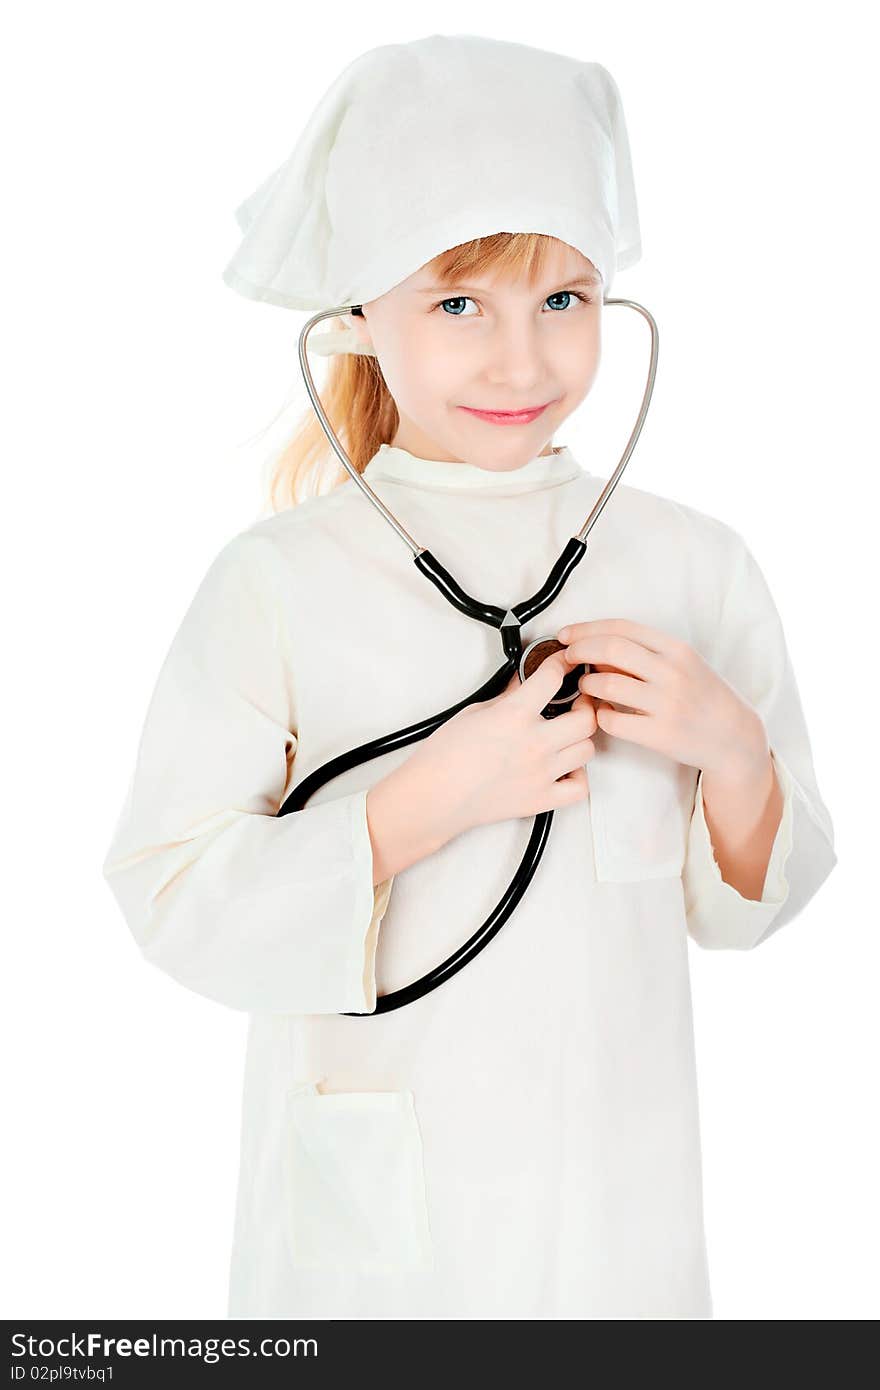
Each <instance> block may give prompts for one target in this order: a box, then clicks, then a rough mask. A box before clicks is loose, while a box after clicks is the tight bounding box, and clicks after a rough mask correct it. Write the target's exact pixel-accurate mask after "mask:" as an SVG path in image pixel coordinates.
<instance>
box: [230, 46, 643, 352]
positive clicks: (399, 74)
mask: <svg viewBox="0 0 880 1390" xmlns="http://www.w3.org/2000/svg"><path fill="white" fill-rule="evenodd" d="M235 216H236V220H237V222H238V225H239V227H240V228H241V230H242V232H243V237H242V240H241V243H240V245H239V247H238V249H237V251H236V252H235V254H234V256H233V257H232V259H231V260H230V261H229V263H228V265H227V266H226V268H225V270H224V272H223V279H224V281H225V283H226V284H227V285H229V286H230V288H232V289H234V290H237V291H238V292H239V293H241V294H243V295H246V296H248V297H249V298H251V299H257V300H265V301H267V302H268V303H270V304H278V305H281V306H282V307H284V308H288V309H308V310H311V311H313V312H314V311H316V310H320V309H332V308H335V307H336V306H337V305H338V306H340V307H342V306H346V305H352V304H364V303H369V301H370V300H372V299H376V298H378V296H379V295H381V294H384V293H385V292H386V291H387V290H390V289H392V288H393V287H394V286H395V285H397V284H399V283H400V282H401V281H402V280H405V279H406V278H407V277H408V276H410V275H412V274H413V273H414V272H415V271H417V270H418V269H419V268H420V267H421V266H423V265H425V264H426V263H427V262H428V261H430V260H432V259H433V257H434V256H436V255H438V254H439V253H440V252H441V251H445V250H447V249H449V248H450V247H453V246H458V245H460V244H461V243H462V242H465V241H470V240H471V239H472V238H474V237H480V236H489V235H494V234H495V233H496V232H502V231H506V232H543V233H545V234H546V235H548V236H555V237H558V238H559V239H560V240H561V241H565V242H567V243H568V244H569V245H570V246H573V247H575V248H576V249H577V250H579V251H581V252H582V253H583V255H585V256H586V257H588V259H589V260H591V261H592V262H593V264H594V265H595V266H596V267H597V269H598V270H599V271H600V272H601V274H602V276H603V280H604V286H603V292H604V294H605V295H606V296H607V294H608V292H609V290H610V288H611V284H612V281H613V279H614V275H615V271H616V270H624V269H626V268H627V267H628V266H631V265H633V264H635V262H636V261H638V259H639V256H640V254H641V241H640V232H639V220H638V209H637V204H636V195H635V186H634V180H633V170H632V162H631V155H630V148H629V141H628V136H627V129H626V123H625V120H624V113H623V106H622V103H621V99H620V94H619V92H618V89H617V86H616V84H615V82H614V79H613V78H612V76H611V74H610V73H609V72H608V71H607V70H606V69H605V68H604V67H603V66H602V65H601V64H600V63H585V62H581V61H580V60H579V59H576V58H572V57H569V56H566V55H565V54H561V53H553V52H549V51H547V50H545V49H538V48H532V47H529V46H527V45H525V44H518V43H509V42H507V41H504V40H500V39H491V38H482V37H479V36H476V35H470V34H432V35H430V36H429V37H427V38H422V39H416V40H414V41H413V42H411V43H399V44H385V45H383V46H382V47H380V48H374V49H371V50H369V51H368V52H366V53H363V54H361V55H360V57H358V58H356V59H355V60H354V61H353V62H352V63H349V64H348V66H347V67H346V68H345V69H344V70H343V71H342V72H341V73H340V74H339V76H338V77H337V78H336V80H335V81H334V82H333V83H332V84H331V86H330V88H329V90H328V91H327V92H326V93H325V95H324V96H323V97H322V98H321V100H320V102H319V103H318V105H317V107H316V108H315V110H314V111H313V113H312V115H311V117H310V118H309V120H308V121H307V122H306V125H305V127H304V128H303V130H302V132H301V134H300V136H299V139H298V141H297V143H296V145H295V148H294V149H293V152H292V153H291V154H290V156H289V157H288V158H287V159H286V160H285V161H284V163H283V164H281V165H280V166H279V167H278V168H277V169H275V170H274V171H273V173H271V174H270V175H269V176H268V177H267V178H265V179H264V180H263V181H262V182H261V183H260V185H259V186H258V187H257V188H256V189H255V190H254V191H253V192H252V193H251V194H250V195H249V196H248V197H247V198H246V199H245V200H244V201H243V202H242V203H241V204H240V205H239V207H238V208H237V209H236V213H235ZM353 338H354V335H353V334H352V333H351V330H350V329H346V328H344V327H343V328H342V329H339V330H332V331H329V332H323V333H319V332H318V330H317V329H315V330H313V331H312V333H311V334H310V335H309V349H310V350H311V349H312V348H314V350H315V351H318V352H323V353H328V352H358V351H360V352H363V351H366V352H367V353H369V352H370V349H369V348H366V349H364V348H362V347H358V346H356V345H355V343H354V342H353Z"/></svg>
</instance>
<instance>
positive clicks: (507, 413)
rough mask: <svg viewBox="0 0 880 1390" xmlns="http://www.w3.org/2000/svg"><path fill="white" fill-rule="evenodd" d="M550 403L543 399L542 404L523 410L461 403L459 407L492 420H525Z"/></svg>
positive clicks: (544, 408) (550, 402)
mask: <svg viewBox="0 0 880 1390" xmlns="http://www.w3.org/2000/svg"><path fill="white" fill-rule="evenodd" d="M552 404H553V402H552V401H545V402H544V404H543V405H533V406H529V407H527V408H526V409H523V410H492V409H486V408H484V407H481V406H476V405H462V406H459V409H460V410H466V411H468V413H469V414H471V415H485V416H487V417H488V418H490V419H492V420H527V419H532V418H533V417H534V416H536V415H540V414H541V412H542V411H543V410H546V409H547V407H548V406H549V405H552Z"/></svg>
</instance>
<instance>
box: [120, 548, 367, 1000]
mask: <svg viewBox="0 0 880 1390" xmlns="http://www.w3.org/2000/svg"><path fill="white" fill-rule="evenodd" d="M278 563H280V556H279V555H278V553H277V551H276V549H275V545H274V542H273V541H272V540H271V539H269V538H267V537H265V536H262V535H259V534H255V533H253V532H249V531H245V532H242V533H240V534H239V535H237V536H235V537H234V538H233V539H232V540H231V541H229V542H228V543H227V545H226V546H225V547H224V548H223V549H222V550H221V551H220V552H219V554H218V555H217V556H216V558H215V559H214V561H213V562H212V564H211V565H210V567H209V568H208V571H207V573H206V575H205V577H204V578H203V580H202V582H201V584H200V585H199V587H198V589H197V591H196V594H195V597H194V598H193V600H192V603H191V604H190V607H189V609H188V611H187V612H186V613H185V615H184V618H183V621H182V623H181V624H180V626H179V628H178V630H177V632H176V634H175V636H174V638H173V640H172V642H171V646H170V649H169V651H168V653H167V656H166V658H165V661H164V663H163V665H162V667H161V669H160V672H159V675H158V679H157V681H156V685H155V688H154V690H153V694H152V698H151V699H150V702H149V705H148V708H147V713H146V719H145V723H144V727H143V732H142V734H141V738H140V744H139V747H138V751H137V758H136V763H135V767H134V772H133V775H132V777H131V779H130V782H129V786H128V792H127V796H126V799H125V802H124V805H123V807H122V811H121V814H120V816H119V819H118V822H117V825H116V829H115V832H114V834H113V838H112V842H111V844H110V847H109V850H108V852H107V854H106V858H105V860H104V864H103V875H104V878H105V879H106V881H107V883H108V884H109V886H110V888H111V890H112V892H113V894H114V895H115V897H116V899H117V902H118V904H119V907H120V908H121V910H122V913H123V916H124V918H125V920H126V922H127V924H128V926H129V928H130V930H131V932H132V933H133V935H134V938H135V940H136V942H137V944H138V946H139V947H140V950H141V952H142V954H143V956H144V957H145V958H146V959H147V960H148V961H149V962H150V963H151V964H152V965H155V966H157V967H158V968H159V969H161V970H163V971H165V972H167V974H169V975H170V976H172V977H173V978H174V979H176V980H178V981H179V982H180V984H182V985H185V986H186V987H187V988H189V989H192V990H195V991H196V992H197V993H199V994H202V995H205V996H206V997H207V998H209V999H213V1000H215V1001H217V1002H218V1003H220V1004H226V1005H227V1006H229V1007H230V1008H233V1009H243V1010H247V1011H249V1012H251V1011H265V1012H269V1013H342V1012H348V1011H357V1012H359V1013H367V1012H372V1011H373V1009H374V1008H375V1006H376V981H375V953H376V946H377V939H378V930H379V923H380V921H381V919H382V916H383V914H384V912H385V908H386V905H387V902H388V898H389V894H390V891H391V887H392V884H393V881H394V878H393V876H392V877H391V878H388V879H386V880H385V881H384V882H383V883H380V884H378V885H376V886H375V888H374V886H373V853H372V845H371V842H370V837H369V832H368V826H367V815H366V798H367V790H368V789H364V790H361V791H357V792H352V793H350V794H349V795H346V796H340V797H337V798H336V799H334V800H329V801H324V802H322V803H320V804H318V805H315V806H308V805H307V806H305V807H303V808H302V809H301V810H299V811H294V812H290V813H288V814H286V815H284V816H281V817H278V816H277V814H276V813H277V811H278V809H279V807H280V806H281V804H282V803H283V801H284V799H285V791H286V788H287V786H288V783H289V780H290V769H291V766H292V762H293V758H294V756H295V752H296V747H297V734H296V731H295V729H294V717H293V710H294V707H295V701H294V695H293V687H292V677H291V670H290V662H289V660H288V659H287V657H286V653H287V648H286V646H285V637H284V631H283V628H282V624H281V622H280V608H279V601H278V589H277V585H276V582H275V581H276V579H277V572H276V571H275V570H274V569H273V568H272V566H273V564H278ZM328 785H332V784H328Z"/></svg>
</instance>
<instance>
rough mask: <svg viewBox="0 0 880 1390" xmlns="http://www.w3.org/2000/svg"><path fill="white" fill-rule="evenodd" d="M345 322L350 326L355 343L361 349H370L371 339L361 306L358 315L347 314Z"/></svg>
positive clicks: (371, 345)
mask: <svg viewBox="0 0 880 1390" xmlns="http://www.w3.org/2000/svg"><path fill="white" fill-rule="evenodd" d="M347 321H348V322H349V323H350V324H351V327H352V330H353V332H354V335H355V339H356V341H357V342H358V343H359V344H360V345H361V346H362V347H368V348H372V347H373V339H372V337H371V335H370V330H369V327H368V325H367V320H366V315H365V314H364V308H363V305H361V312H360V313H359V314H349V315H348V316H347Z"/></svg>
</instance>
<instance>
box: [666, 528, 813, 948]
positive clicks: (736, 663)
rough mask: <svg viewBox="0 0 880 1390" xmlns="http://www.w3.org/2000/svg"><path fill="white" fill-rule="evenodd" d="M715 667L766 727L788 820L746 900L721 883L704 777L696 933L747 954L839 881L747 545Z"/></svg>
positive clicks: (694, 867)
mask: <svg viewBox="0 0 880 1390" xmlns="http://www.w3.org/2000/svg"><path fill="white" fill-rule="evenodd" d="M732 534H734V535H735V534H736V533H732ZM737 539H738V540H739V538H737ZM711 664H712V666H713V667H714V669H715V670H716V671H717V672H718V673H719V674H720V675H721V676H723V677H724V679H725V680H726V681H728V683H729V684H730V685H732V686H733V688H734V689H735V690H736V691H737V692H738V693H739V694H740V695H742V696H743V697H744V698H745V699H747V700H748V701H749V702H750V703H751V704H752V705H753V706H754V708H755V709H756V710H757V711H758V713H759V714H760V715H761V717H762V719H763V721H764V725H765V728H766V730H767V737H768V740H769V743H770V752H771V756H772V760H773V764H774V767H775V770H776V775H777V779H778V781H779V785H780V789H781V791H782V793H783V812H782V818H781V821H780V824H779V828H778V830H777V833H776V838H775V840H774V843H773V848H772V852H771V855H770V861H769V864H768V867H767V874H766V877H765V880H764V887H763V891H762V894H761V897H760V899H751V898H745V897H743V896H742V895H741V894H740V893H739V892H737V890H736V889H735V888H734V887H732V886H731V885H730V884H729V883H725V881H724V880H723V879H722V877H721V871H720V869H719V867H718V863H717V861H716V859H715V855H714V852H713V847H712V841H711V837H710V834H709V829H708V826H707V822H706V818H705V813H704V808H703V785H702V784H703V778H702V773H700V774H699V776H698V778H697V786H696V795H695V800H694V810H693V815H692V817H691V821H690V826H689V831H688V842H687V851H686V857H685V864H684V869H683V872H682V879H683V883H684V893H685V908H686V913H687V927H688V932H689V934H690V935H691V936H692V937H693V939H694V940H695V941H696V942H697V943H698V944H699V945H700V946H703V947H706V948H709V949H724V948H729V949H734V950H747V949H749V948H750V947H753V946H757V945H758V943H759V942H762V941H766V940H767V938H768V937H769V936H771V935H772V934H773V933H774V932H775V931H778V929H779V928H780V927H782V926H785V925H786V923H788V922H791V921H792V920H793V919H794V918H795V917H796V916H797V915H798V913H799V912H800V911H801V910H802V909H803V908H804V907H805V906H806V905H807V903H808V902H809V901H810V900H811V898H813V897H814V895H815V894H816V892H817V891H818V889H819V888H820V887H821V885H822V884H823V883H824V881H825V879H826V878H827V877H828V875H829V874H830V873H831V870H832V869H833V868H834V865H835V864H836V863H837V855H836V853H835V850H834V830H833V826H832V822H831V817H830V816H829V814H828V811H827V809H826V807H825V805H824V803H823V801H822V798H821V795H820V793H819V788H818V785H817V782H816V774H815V770H814V768H813V757H812V751H811V747H810V739H809V735H808V733H807V727H806V722H805V720H804V713H803V709H802V707H801V700H800V694H799V691H798V687H797V683H796V680H795V675H794V672H793V670H792V666H791V660H790V657H789V653H788V649H787V646H786V641H785V635H784V632H783V627H782V622H781V620H780V617H779V613H778V611H777V609H776V605H775V603H774V601H773V598H772V595H771V593H770V590H769V588H768V585H767V582H766V580H765V578H764V576H763V574H762V572H761V570H760V568H759V567H758V564H757V562H756V561H755V558H754V556H753V555H752V554H751V552H750V550H749V549H748V547H747V546H746V545H745V543H744V542H742V541H741V540H739V545H738V553H737V557H736V560H735V564H734V568H733V573H732V575H731V577H730V579H729V581H728V587H727V591H726V596H725V599H724V604H723V608H722V612H721V617H720V621H719V623H718V628H717V635H716V639H715V646H714V652H713V655H712V659H711Z"/></svg>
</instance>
